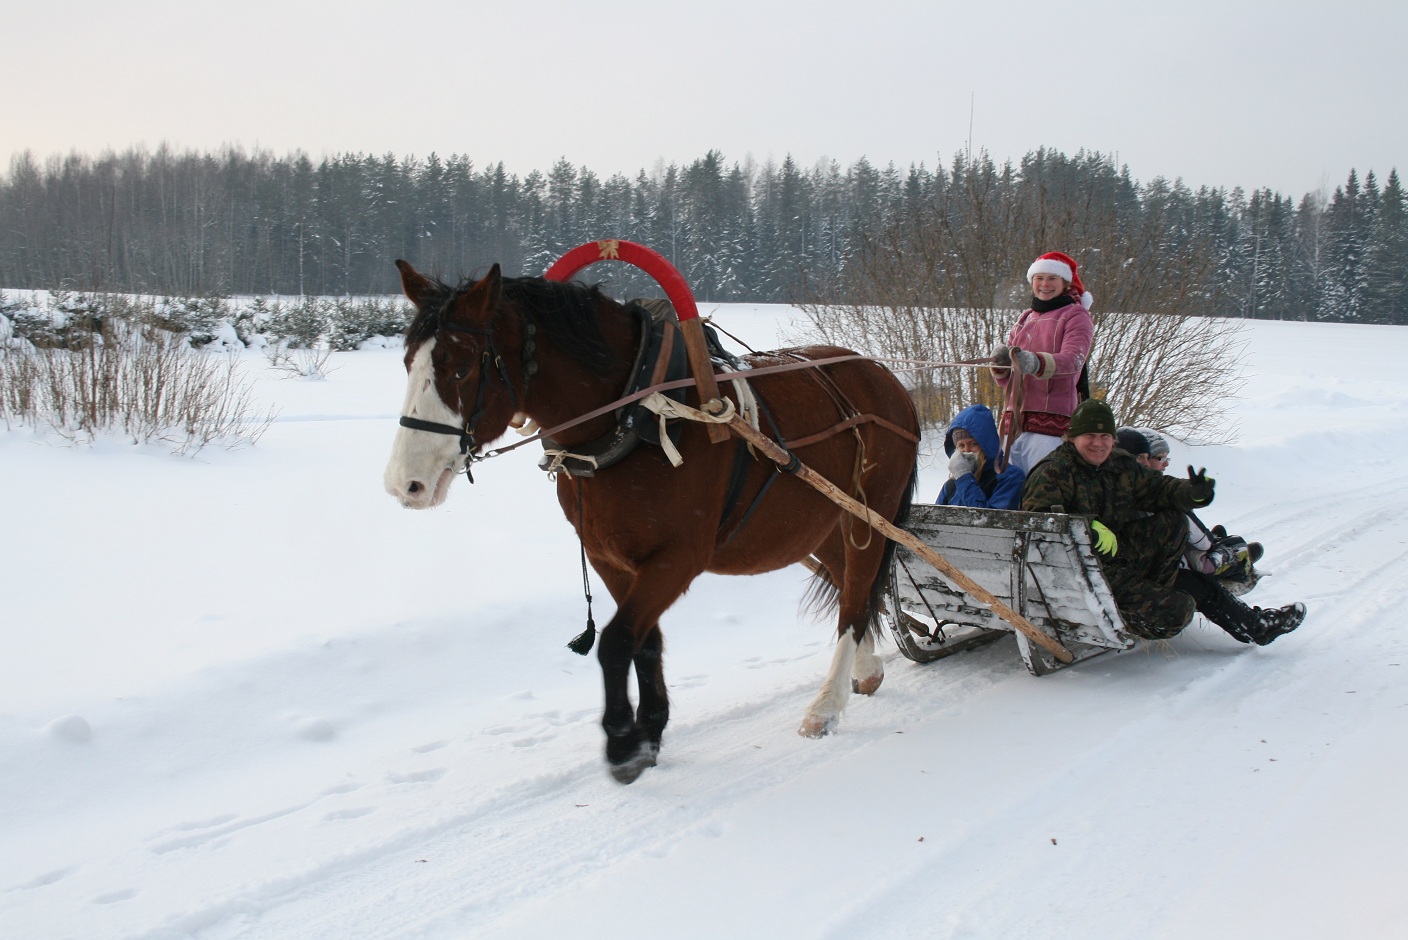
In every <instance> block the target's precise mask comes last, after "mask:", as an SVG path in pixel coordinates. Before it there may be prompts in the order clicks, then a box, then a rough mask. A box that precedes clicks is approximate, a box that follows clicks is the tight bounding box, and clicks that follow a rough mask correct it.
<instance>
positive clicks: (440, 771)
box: [386, 767, 446, 783]
mask: <svg viewBox="0 0 1408 940" xmlns="http://www.w3.org/2000/svg"><path fill="white" fill-rule="evenodd" d="M445 773H446V770H445V768H444V767H436V768H434V769H433V770H417V771H413V772H411V773H406V774H398V773H388V774H387V775H386V779H387V780H390V781H391V782H392V783H434V782H435V781H437V780H439V779H440V778H441V777H443V776H445Z"/></svg>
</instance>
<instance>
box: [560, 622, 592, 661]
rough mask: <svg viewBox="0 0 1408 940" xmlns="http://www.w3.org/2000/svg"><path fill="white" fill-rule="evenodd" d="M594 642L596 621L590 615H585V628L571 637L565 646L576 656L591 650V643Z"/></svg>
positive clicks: (583, 654)
mask: <svg viewBox="0 0 1408 940" xmlns="http://www.w3.org/2000/svg"><path fill="white" fill-rule="evenodd" d="M595 642H596V623H595V622H594V621H593V620H592V618H591V617H590V616H588V617H587V629H585V630H583V631H582V632H581V633H579V634H577V635H576V636H575V637H573V638H572V642H571V643H568V644H567V648H568V649H570V650H571V651H572V652H574V653H576V654H577V655H578V656H585V655H587V654H588V653H590V652H591V651H592V644H593V643H595Z"/></svg>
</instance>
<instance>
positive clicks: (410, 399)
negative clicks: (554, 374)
mask: <svg viewBox="0 0 1408 940" xmlns="http://www.w3.org/2000/svg"><path fill="white" fill-rule="evenodd" d="M396 267H397V268H399V269H400V271H401V287H402V290H404V291H405V294H406V297H407V298H409V299H410V301H411V303H413V304H415V307H416V310H417V313H416V316H415V319H414V320H412V322H411V325H410V327H409V328H408V329H407V331H406V373H407V376H408V379H407V385H406V401H405V404H404V405H403V406H402V409H401V427H400V429H399V430H398V431H397V432H396V440H395V442H394V444H393V445H392V448H391V459H390V461H388V462H387V464H386V475H385V483H386V491H387V492H388V493H390V494H391V495H392V496H394V497H396V499H397V500H399V501H400V503H401V505H403V506H405V507H407V508H409V509H429V508H430V507H432V506H438V505H440V503H442V502H444V501H445V496H446V494H447V493H448V491H449V488H450V481H452V480H453V479H454V477H455V474H456V473H458V472H460V471H462V470H464V469H465V468H466V465H467V462H468V461H469V459H470V457H471V456H472V455H473V454H474V452H475V451H476V450H477V449H478V448H479V447H480V446H481V445H483V444H485V443H488V442H489V441H492V440H494V439H495V438H497V437H498V436H499V435H501V434H502V433H503V432H504V430H505V429H506V428H507V427H508V425H509V422H510V420H511V419H512V418H513V416H514V413H515V412H516V411H518V410H519V397H520V392H519V390H518V388H517V387H516V386H517V385H518V383H519V382H520V380H521V369H522V363H521V362H520V358H521V355H520V350H521V346H522V331H523V327H522V324H521V323H519V322H518V321H517V320H516V319H515V318H513V317H509V316H504V315H501V314H502V313H503V311H502V300H503V278H502V276H501V274H500V272H499V266H498V265H497V264H496V265H494V266H493V268H491V269H490V270H489V273H488V274H487V275H485V276H484V277H483V278H481V279H480V280H478V281H476V282H474V283H472V284H469V285H467V286H463V285H462V286H461V287H459V288H451V287H449V286H447V285H446V284H444V283H442V282H440V281H438V280H434V279H431V278H427V277H425V276H423V275H422V274H420V273H419V272H418V271H416V270H415V268H412V267H411V266H410V265H409V264H407V263H406V262H404V261H397V262H396ZM509 333H511V334H512V335H507V334H509ZM510 353H511V354H512V355H511V356H509V355H508V354H510Z"/></svg>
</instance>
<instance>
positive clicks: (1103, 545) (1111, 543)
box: [1090, 519, 1120, 558]
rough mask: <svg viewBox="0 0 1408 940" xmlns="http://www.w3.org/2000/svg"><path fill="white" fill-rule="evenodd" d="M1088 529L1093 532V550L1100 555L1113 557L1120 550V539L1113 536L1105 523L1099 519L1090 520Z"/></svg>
mask: <svg viewBox="0 0 1408 940" xmlns="http://www.w3.org/2000/svg"><path fill="white" fill-rule="evenodd" d="M1090 531H1091V532H1093V533H1095V550H1096V551H1097V552H1099V553H1100V554H1102V555H1108V556H1109V557H1110V558H1114V557H1115V556H1116V555H1118V554H1119V551H1120V540H1119V539H1118V538H1116V537H1115V533H1113V532H1111V531H1110V530H1109V528H1108V527H1107V526H1106V525H1105V523H1103V522H1101V521H1100V520H1099V519H1092V520H1090Z"/></svg>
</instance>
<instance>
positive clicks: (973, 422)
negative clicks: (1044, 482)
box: [935, 405, 1027, 509]
mask: <svg viewBox="0 0 1408 940" xmlns="http://www.w3.org/2000/svg"><path fill="white" fill-rule="evenodd" d="M954 428H962V429H963V430H965V431H967V432H968V433H969V434H971V435H972V436H973V440H975V441H977V442H978V446H979V447H980V448H982V451H983V467H982V469H981V470H979V471H978V479H976V480H975V479H973V474H971V473H965V474H963V476H961V477H959V478H958V479H957V480H949V481H948V482H946V483H944V485H943V489H941V490H940V491H939V498H938V499H936V500H935V502H936V503H938V504H939V505H940V506H973V507H976V508H978V509H1016V508H1017V507H1018V505H1019V504H1020V503H1021V502H1022V487H1023V486H1024V485H1026V482H1027V475H1026V474H1025V473H1024V472H1023V471H1022V468H1021V467H1014V466H1010V465H1009V466H1008V467H1007V469H1006V470H1004V471H1002V472H1001V473H998V472H997V470H996V469H995V467H994V462H995V460H996V458H997V452H998V448H999V447H1000V446H1001V445H1000V442H999V441H998V437H997V423H996V422H994V421H993V417H992V411H991V410H989V409H988V406H987V405H969V406H968V407H967V408H964V409H963V410H962V411H960V412H959V413H958V415H957V417H955V418H954V419H953V421H952V423H950V424H949V426H948V430H947V431H945V432H944V453H945V454H947V455H948V456H950V457H952V456H953V451H954V446H953V430H954Z"/></svg>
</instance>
